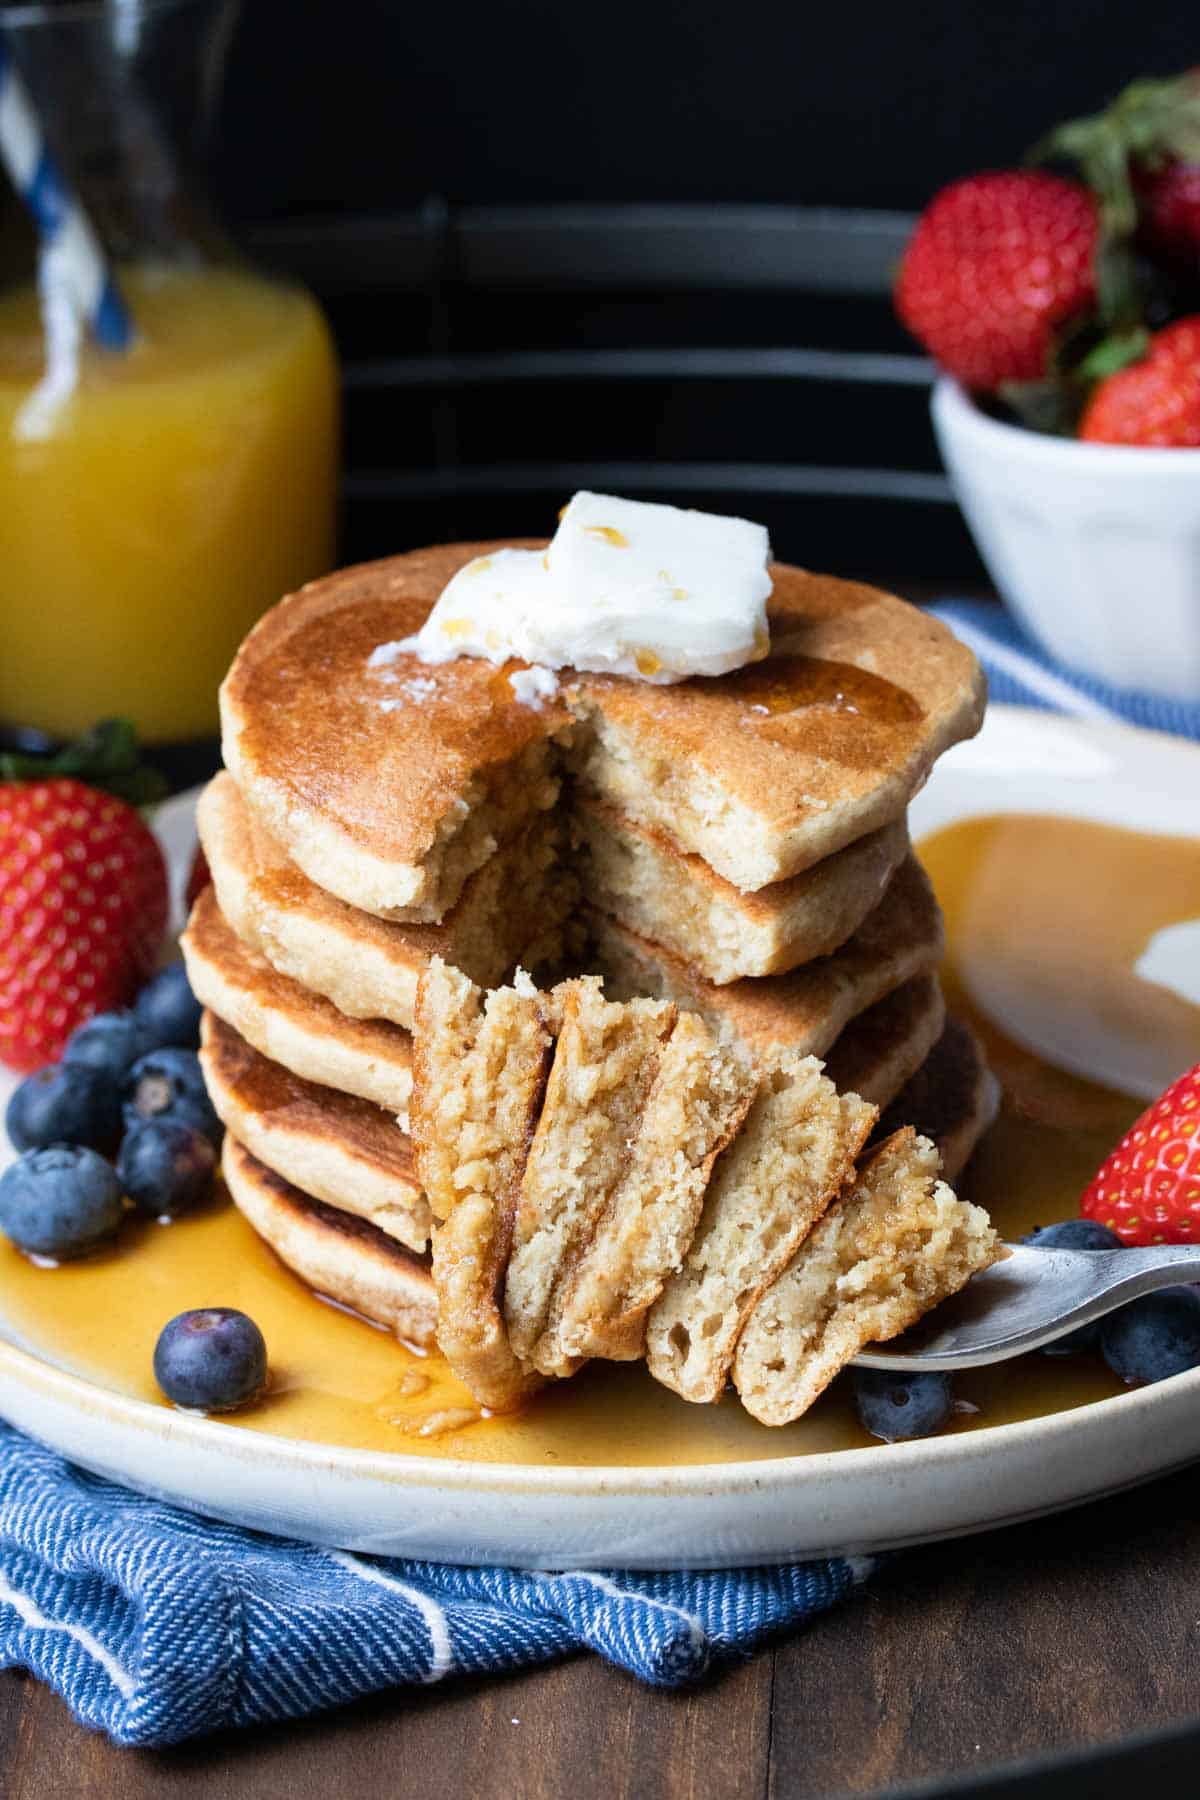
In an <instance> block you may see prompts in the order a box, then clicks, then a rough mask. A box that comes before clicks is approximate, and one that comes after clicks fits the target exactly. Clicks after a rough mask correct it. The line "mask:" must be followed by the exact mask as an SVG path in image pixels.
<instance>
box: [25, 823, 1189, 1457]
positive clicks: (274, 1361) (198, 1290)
mask: <svg viewBox="0 0 1200 1800" xmlns="http://www.w3.org/2000/svg"><path fill="white" fill-rule="evenodd" d="M920 854H921V857H922V860H923V861H924V863H925V865H926V867H927V869H928V870H929V873H930V875H931V877H932V879H933V883H934V886H935V888H936V889H937V892H938V896H939V898H940V900H941V902H942V905H943V907H944V908H945V912H946V922H947V936H948V943H949V952H948V956H947V961H946V966H945V969H944V971H943V979H944V982H945V985H946V992H947V1000H948V1003H949V1005H950V1006H951V1008H952V1010H954V1011H957V1012H959V1013H960V1014H962V1015H963V1016H965V1017H966V1018H968V1019H969V1020H970V1021H971V1022H972V1023H973V1024H974V1025H975V1027H976V1029H977V1030H979V1032H980V1033H981V1035H982V1036H983V1038H984V1041H985V1043H986V1045H987V1049H988V1054H989V1057H990V1060H991V1063H992V1066H993V1068H994V1069H995V1071H996V1073H997V1075H998V1076H999V1077H1000V1079H1001V1081H1002V1083H1003V1085H1004V1090H1005V1097H1004V1102H1003V1105H1002V1108H1001V1112H1000V1116H999V1118H998V1119H997V1121H996V1123H995V1125H994V1126H993V1127H992V1129H991V1131H990V1132H989V1133H988V1134H987V1136H986V1137H985V1139H984V1141H983V1142H982V1144H981V1145H980V1147H979V1149H978V1150H977V1151H976V1154H975V1156H974V1158H973V1159H972V1162H971V1164H970V1166H969V1167H968V1169H967V1171H966V1172H965V1174H964V1176H963V1177H962V1179H961V1180H960V1182H959V1189H960V1192H961V1193H962V1194H963V1195H964V1197H966V1198H968V1199H973V1200H977V1201H979V1202H980V1203H981V1204H982V1205H984V1206H986V1207H987V1208H988V1210H989V1211H990V1212H991V1214H992V1216H993V1218H994V1219H995V1221H996V1223H997V1225H998V1227H999V1229H1000V1230H1001V1232H1002V1233H1003V1234H1004V1235H1005V1236H1006V1237H1009V1238H1013V1237H1017V1236H1019V1235H1020V1234H1021V1233H1022V1232H1024V1231H1027V1230H1029V1229H1030V1228H1031V1227H1032V1226H1034V1225H1036V1224H1039V1223H1048V1222H1050V1221H1051V1220H1054V1219H1058V1218H1063V1217H1067V1216H1069V1215H1071V1214H1072V1213H1073V1212H1074V1210H1075V1208H1076V1205H1077V1202H1078V1198H1079V1194H1080V1192H1081V1190H1082V1188H1083V1187H1084V1185H1085V1183H1086V1182H1087V1180H1088V1179H1089V1177H1090V1176H1091V1175H1092V1173H1093V1172H1094V1170H1095V1168H1096V1167H1097V1165H1098V1164H1099V1162H1100V1161H1101V1160H1102V1158H1103V1157H1104V1155H1105V1154H1106V1152H1107V1151H1108V1150H1109V1149H1110V1148H1111V1147H1112V1145H1113V1143H1114V1142H1115V1141H1116V1139H1117V1138H1118V1137H1119V1136H1120V1135H1121V1134H1122V1132H1123V1131H1124V1130H1125V1129H1126V1128H1127V1126H1128V1125H1129V1124H1130V1122H1131V1120H1132V1119H1133V1118H1134V1116H1135V1115H1136V1114H1137V1113H1138V1112H1139V1111H1140V1109H1141V1106H1142V1104H1143V1101H1142V1100H1141V1099H1138V1098H1136V1097H1134V1096H1133V1095H1131V1094H1130V1093H1128V1092H1123V1091H1122V1090H1121V1089H1120V1088H1119V1087H1117V1086H1111V1085H1104V1084H1102V1083H1100V1082H1097V1081H1095V1080H1089V1079H1087V1078H1085V1077H1084V1076H1083V1075H1082V1074H1079V1073H1072V1072H1068V1071H1067V1070H1065V1069H1064V1068H1063V1067H1061V1066H1058V1067H1056V1066H1053V1065H1052V1064H1051V1062H1050V1061H1048V1060H1046V1058H1045V1057H1043V1056H1042V1055H1039V1054H1038V1046H1039V1044H1040V1043H1041V1042H1042V1038H1043V1036H1044V1035H1045V1033H1046V1032H1047V1031H1048V1030H1049V1029H1050V1027H1053V1029H1054V1031H1055V1032H1056V1033H1057V1036H1056V1038H1055V1046H1056V1049H1057V1051H1059V1052H1062V1053H1063V1054H1065V1055H1066V1056H1067V1058H1068V1060H1069V1059H1070V1057H1071V1055H1072V1054H1077V1056H1078V1059H1079V1060H1080V1062H1081V1063H1082V1062H1083V1061H1084V1060H1086V1056H1087V1055H1088V1054H1090V1051H1089V1049H1088V1046H1092V1045H1099V1053H1100V1054H1102V1055H1103V1056H1104V1057H1105V1058H1106V1059H1108V1061H1110V1062H1111V1061H1113V1060H1114V1059H1115V1060H1117V1061H1119V1060H1120V1057H1121V1056H1122V1055H1126V1054H1130V1055H1135V1061H1134V1063H1132V1064H1127V1065H1122V1066H1129V1067H1131V1068H1134V1069H1135V1071H1136V1072H1138V1078H1139V1080H1142V1081H1144V1082H1148V1081H1151V1080H1153V1081H1155V1082H1158V1081H1159V1080H1160V1078H1161V1081H1162V1082H1165V1081H1166V1080H1169V1079H1170V1078H1171V1076H1172V1075H1174V1074H1177V1073H1179V1070H1180V1069H1181V1068H1182V1067H1184V1066H1186V1065H1187V1064H1188V1063H1190V1062H1193V1061H1195V1060H1196V1058H1197V1056H1200V1008H1197V1007H1195V1006H1193V1005H1191V1004H1190V1003H1189V1002H1188V1001H1186V1000H1183V999H1181V998H1180V997H1179V996H1178V995H1175V994H1173V993H1172V992H1171V991H1170V990H1167V989H1165V988H1162V987H1160V986H1157V985H1156V984H1154V983H1153V982H1150V981H1148V980H1146V979H1145V978H1144V977H1143V976H1141V975H1139V974H1138V973H1137V963H1138V960H1139V958H1140V957H1141V955H1142V953H1143V952H1144V950H1145V947H1146V945H1147V943H1148V942H1149V941H1150V940H1151V939H1152V938H1153V936H1154V934H1155V933H1157V932H1159V931H1161V930H1162V929H1164V928H1166V927H1169V926H1172V925H1175V924H1178V923H1180V922H1182V921H1185V920H1190V919H1194V918H1197V917H1200V849H1198V846H1197V844H1196V842H1195V841H1194V840H1188V839H1182V838H1170V837H1152V836H1149V835H1146V834H1143V833H1135V832H1130V831H1123V830H1117V829H1115V828H1111V827H1106V826H1100V825H1095V824H1089V823H1083V822H1080V821H1075V820H1065V819H1058V818H1055V819H1046V818H1039V817H1025V816H1018V815H1006V816H1004V817H1000V818H988V819H976V820H970V821H967V822H964V823H960V824H957V825H953V826H951V827H949V828H948V829H946V830H944V831H941V832H938V833H937V834H936V835H934V836H933V837H931V838H929V839H927V840H926V841H925V842H924V843H923V844H922V845H921V846H920ZM982 994H986V996H987V997H988V1001H989V1004H990V1006H991V1008H992V1009H993V1010H992V1012H991V1013H990V1014H989V1011H988V1010H987V1008H985V1007H984V1006H983V1005H982V1004H981V1001H980V996H981V995H982ZM996 1012H1001V1013H1003V1015H1004V1019H1005V1027H1004V1028H1002V1027H1001V1026H1000V1025H999V1024H998V1023H997V1021H996V1017H995V1013H996ZM1155 1057H1157V1058H1158V1059H1159V1062H1158V1063H1157V1064H1156V1063H1155V1061H1154V1059H1155ZM1137 1059H1140V1060H1137ZM0 1291H2V1293H3V1309H4V1314H5V1319H6V1324H7V1329H8V1331H9V1333H10V1334H11V1335H13V1336H15V1337H16V1338H17V1339H18V1340H19V1341H21V1342H22V1343H24V1344H25V1345H26V1346H27V1347H28V1348H30V1349H31V1350H34V1351H35V1352H36V1353H37V1354H38V1355H40V1356H42V1357H43V1358H45V1359H46V1360H48V1361H52V1362H55V1363H57V1364H59V1365H61V1366H63V1367H66V1368H68V1369H72V1370H75V1371H77V1372H79V1373H80V1374H82V1375H85V1376H87V1377H88V1378H89V1379H91V1380H93V1381H95V1382H97V1383H98V1384H100V1385H102V1386H104V1387H107V1388H109V1389H115V1390H117V1391H119V1392H122V1393H125V1394H130V1395H133V1396H135V1397H137V1398H139V1399H142V1400H147V1401H151V1402H154V1403H159V1404H161V1403H162V1402H161V1398H160V1396H159V1394H158V1392H157V1389H156V1387H155V1384H154V1379H153V1375H152V1372H151V1356H152V1352H153V1348H154V1342H155V1339H156V1337H157V1335H158V1332H159V1330H160V1329H161V1327H162V1325H163V1324H164V1323H165V1322H166V1320H167V1319H168V1318H170V1317H171V1316H172V1315H173V1314H175V1313H177V1312H180V1311H182V1310H184V1309H185V1308H188V1307H195V1306H211V1305H222V1306H236V1307H240V1308H242V1309H243V1310H244V1311H245V1312H248V1313H249V1314H250V1315H251V1317H252V1318H254V1319H256V1320H257V1321H258V1323H259V1325H260V1326H261V1327H262V1330H263V1332H264V1334H265V1336H266V1339H267V1344H268V1347H269V1351H270V1356H271V1368H272V1383H271V1388H270V1391H269V1393H268V1394H267V1396H266V1397H265V1398H264V1400H263V1401H262V1402H261V1403H260V1404H258V1405H256V1406H254V1407H252V1408H250V1409H248V1410H246V1411H245V1412H242V1413H239V1414H236V1415H234V1416H232V1417H231V1418H229V1419H228V1420H227V1421H226V1422H227V1423H228V1425H229V1428H230V1429H231V1430H237V1431H258V1432H264V1433H275V1434H279V1435H281V1436H285V1437H292V1438H302V1439H307V1440H309V1441H314V1442H318V1443H324V1444H337V1445H348V1446H353V1447H356V1448H361V1449H373V1450H389V1451H395V1452H401V1453H404V1454H408V1455H416V1456H434V1457H446V1456H453V1457H462V1458H467V1459H471V1460H477V1461H480V1462H508V1463H521V1464H526V1465H543V1466H545V1465H547V1464H554V1465H559V1466H563V1465H568V1464H590V1465H593V1466H595V1465H606V1464H607V1465H615V1466H626V1467H634V1466H639V1465H640V1466H646V1465H654V1464H662V1463H664V1462H669V1463H676V1464H680V1463H703V1462H727V1461H732V1460H751V1459H756V1458H774V1457H779V1456H791V1455H796V1454H803V1453H811V1452H816V1451H825V1450H837V1449H845V1448H850V1447H861V1446H864V1445H866V1444H869V1443H870V1442H872V1440H871V1439H869V1438H868V1437H867V1436H866V1435H865V1434H864V1432H863V1431H862V1428H861V1427H860V1425H859V1424H858V1422H857V1419H856V1416H855V1413H854V1408H853V1405H852V1403H851V1400H850V1396H849V1393H848V1389H847V1386H846V1384H844V1383H838V1384H835V1385H834V1388H833V1389H832V1390H831V1391H830V1392H829V1393H828V1394H826V1395H824V1396H823V1397H822V1399H821V1400H820V1401H818V1403H817V1405H816V1406H815V1407H814V1408H813V1409H812V1411H811V1412H809V1413H808V1414H807V1415H806V1416H805V1417H804V1418H803V1419H800V1420H797V1421H796V1423H795V1424H794V1425H790V1426H785V1427H784V1428H783V1429H781V1430H771V1429H768V1428H767V1427H765V1426H761V1425H757V1424H756V1423H755V1422H754V1421H753V1420H752V1419H750V1418H749V1417H748V1416H747V1415H746V1413H745V1412H744V1411H743V1410H742V1408H741V1407H740V1405H739V1404H738V1402H737V1400H736V1398H735V1397H733V1396H732V1395H730V1396H727V1397H726V1398H725V1399H724V1400H723V1401H722V1402H721V1403H720V1404H719V1405H717V1406H689V1405H687V1404H686V1403H685V1402H684V1401H682V1400H680V1399H678V1398H677V1396H675V1395H674V1394H671V1393H670V1392H668V1390H667V1389H665V1388H662V1387H660V1386H658V1385H657V1383H655V1382H653V1381H651V1380H650V1378H649V1376H648V1375H647V1374H646V1372H645V1370H644V1368H642V1367H641V1366H639V1365H635V1364H593V1365H592V1366H591V1367H590V1368H587V1369H585V1370H584V1371H583V1372H582V1374H581V1375H580V1376H578V1377H577V1378H576V1379H575V1380H573V1381H570V1382H562V1383H558V1384H553V1385H552V1386H550V1387H549V1388H548V1389H547V1390H546V1391H545V1392H543V1393H542V1394H539V1395H538V1396H537V1397H536V1398H535V1399H534V1400H533V1402H532V1403H531V1404H530V1405H529V1406H528V1407H527V1408H526V1410H525V1411H524V1412H522V1413H520V1414H516V1415H510V1416H507V1417H495V1418H488V1417H485V1416H484V1415H483V1414H481V1411H480V1409H479V1407H478V1405H477V1404H476V1403H475V1402H474V1401H473V1400H472V1398H471V1396H470V1394H469V1393H468V1392H467V1390H466V1389H465V1388H464V1387H462V1385H461V1384H460V1383H459V1382H458V1381H457V1380H456V1379H455V1378H454V1376H453V1375H452V1374H451V1373H450V1371H449V1370H448V1369H447V1367H446V1365H445V1363H444V1362H443V1361H442V1360H441V1358H440V1357H438V1356H437V1355H436V1354H430V1355H422V1354H421V1353H420V1352H418V1351H416V1350H414V1349H411V1348H406V1347H405V1346H402V1345H399V1344H397V1343H396V1341H395V1339H394V1338H392V1337H391V1336H389V1335H388V1334H387V1333H386V1332H384V1331H381V1330H379V1329H376V1328H374V1327H372V1326H370V1325H368V1324H367V1323H366V1322H365V1321H363V1320H361V1319H359V1318H357V1317H355V1316H354V1315H352V1314H348V1313H346V1312H345V1311H344V1310H342V1309H340V1308H337V1307H334V1306H332V1305H329V1304H322V1303H321V1302H320V1301H319V1300H318V1299H317V1298H315V1297H314V1296H313V1295H312V1294H310V1293H309V1292H308V1291H307V1290H306V1289H305V1288H304V1287H303V1286H302V1285H301V1284H300V1282H299V1281H297V1280H296V1279H295V1278H294V1277H293V1276H292V1275H290V1274H289V1273H288V1271H287V1270H286V1269H284V1268H283V1267H282V1265H281V1264H280V1263H278V1262H277V1261H276V1260H275V1258H274V1256H273V1255H272V1254H271V1252H270V1251H269V1250H268V1249H267V1248H266V1247H265V1245H264V1244H262V1243H261V1242H260V1240H259V1239H258V1238H257V1237H256V1236H255V1235H254V1233H253V1232H252V1231H251V1230H250V1228H249V1226H248V1225H247V1224H246V1223H245V1221H244V1220H243V1219H242V1217H241V1215H240V1214H239V1213H237V1212H236V1211H235V1210H234V1208H233V1207H232V1206H228V1205H225V1206H214V1207H213V1208H212V1209H211V1210H209V1211H206V1212H204V1213H202V1214H200V1215H198V1216H197V1217H194V1218H192V1219H188V1220H183V1221H181V1222H179V1223H178V1224H175V1225H171V1226H157V1225H151V1224H149V1223H145V1224H135V1225H131V1226H130V1227H129V1229H128V1230H127V1232H126V1233H125V1234H124V1235H123V1236H122V1238H121V1241H120V1243H119V1245H118V1246H117V1247H115V1248H114V1249H113V1250H111V1251H109V1252H106V1253H105V1254H104V1255H101V1256H96V1257H92V1258H89V1259H87V1260H86V1261H84V1262H81V1263H77V1264H69V1265H66V1266H64V1267H62V1268H59V1269H37V1268H34V1267H33V1266H32V1265H31V1264H30V1263H28V1262H27V1261H26V1260H25V1259H24V1258H23V1257H21V1256H20V1255H19V1254H18V1253H17V1252H16V1251H14V1250H13V1249H12V1248H11V1246H9V1245H7V1244H4V1245H3V1246H0ZM1118 1391H1119V1384H1118V1383H1117V1381H1116V1380H1115V1378H1114V1377H1113V1376H1112V1375H1110V1374H1109V1373H1108V1371H1107V1370H1106V1369H1105V1367H1104V1366H1103V1364H1102V1363H1101V1362H1100V1360H1099V1358H1096V1357H1064V1358H1061V1359H1053V1358H1047V1357H1042V1356H1033V1357H1028V1358H1024V1359H1021V1360H1020V1361H1018V1362H1013V1363H1004V1364H1000V1365H998V1366H996V1367H995V1368H992V1369H984V1370H975V1371H971V1372H968V1373H965V1374H963V1375H961V1376H959V1377H958V1378H957V1380H956V1383H955V1392H956V1395H957V1397H958V1400H959V1403H960V1406H961V1407H962V1408H963V1410H961V1411H960V1412H959V1413H958V1414H957V1415H956V1418H955V1420H954V1423H953V1425H952V1427H951V1429H952V1430H956V1431H970V1430H974V1429H977V1428H978V1427H980V1426H989V1425H999V1424H1003V1423H1006V1422H1009V1421H1012V1420H1016V1419H1022V1418H1029V1417H1034V1416H1037V1415H1039V1414H1045V1413H1051V1412H1056V1411H1060V1410H1063V1409H1065V1408H1070V1407H1075V1406H1081V1405H1084V1404H1086V1403H1087V1402H1088V1401H1092V1400H1098V1399H1102V1398H1104V1397H1106V1396H1108V1395H1110V1394H1113V1393H1116V1392H1118Z"/></svg>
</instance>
